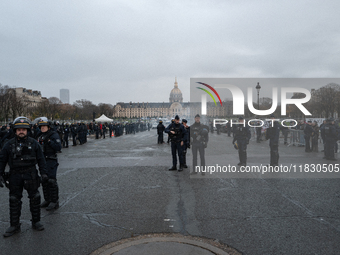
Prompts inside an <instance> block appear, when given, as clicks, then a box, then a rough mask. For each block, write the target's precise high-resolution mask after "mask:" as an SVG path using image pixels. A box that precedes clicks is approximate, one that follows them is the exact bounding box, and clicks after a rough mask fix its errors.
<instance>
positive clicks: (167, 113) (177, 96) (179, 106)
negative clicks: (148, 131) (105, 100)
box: [113, 78, 189, 118]
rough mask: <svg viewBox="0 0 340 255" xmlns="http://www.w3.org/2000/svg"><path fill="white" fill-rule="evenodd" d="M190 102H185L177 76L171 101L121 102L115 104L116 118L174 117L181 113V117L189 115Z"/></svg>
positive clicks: (171, 93)
mask: <svg viewBox="0 0 340 255" xmlns="http://www.w3.org/2000/svg"><path fill="white" fill-rule="evenodd" d="M188 113H189V102H188V103H183V96H182V91H181V90H180V89H179V88H178V82H177V78H175V83H174V88H173V89H172V90H171V92H170V97H169V102H162V103H149V102H146V103H145V102H141V103H140V102H137V103H133V102H130V103H123V102H119V103H117V104H116V105H115V106H114V114H113V117H114V118H124V117H126V118H143V117H144V118H145V117H153V118H154V117H162V118H173V117H174V116H176V115H179V116H180V117H181V118H182V117H183V118H184V117H187V116H189V114H188Z"/></svg>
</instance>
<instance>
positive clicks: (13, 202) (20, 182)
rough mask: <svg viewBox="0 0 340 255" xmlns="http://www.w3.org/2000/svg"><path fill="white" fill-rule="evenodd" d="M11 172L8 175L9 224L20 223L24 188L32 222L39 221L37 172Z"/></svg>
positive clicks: (15, 224)
mask: <svg viewBox="0 0 340 255" xmlns="http://www.w3.org/2000/svg"><path fill="white" fill-rule="evenodd" d="M34 171H35V173H34V175H32V173H23V174H19V173H16V174H14V173H11V175H10V177H9V205H10V223H11V226H17V225H19V223H20V215H21V204H22V202H21V198H22V192H23V189H24V188H25V189H26V190H27V193H28V198H29V200H30V211H31V214H32V222H38V221H40V200H41V198H40V193H39V191H38V188H39V181H38V179H37V176H38V173H37V172H36V170H34Z"/></svg>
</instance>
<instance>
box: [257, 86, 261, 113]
mask: <svg viewBox="0 0 340 255" xmlns="http://www.w3.org/2000/svg"><path fill="white" fill-rule="evenodd" d="M260 89H261V86H260V83H259V82H258V83H257V85H256V90H257V109H258V110H260Z"/></svg>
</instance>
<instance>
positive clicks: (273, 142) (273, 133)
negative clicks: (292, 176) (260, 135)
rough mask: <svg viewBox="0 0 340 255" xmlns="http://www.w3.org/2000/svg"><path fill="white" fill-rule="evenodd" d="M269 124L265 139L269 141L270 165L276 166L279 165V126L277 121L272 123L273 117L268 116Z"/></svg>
mask: <svg viewBox="0 0 340 255" xmlns="http://www.w3.org/2000/svg"><path fill="white" fill-rule="evenodd" d="M270 118H271V122H270V124H269V128H267V130H266V139H267V140H268V139H269V147H270V165H271V166H278V165H279V137H280V128H281V127H280V124H279V122H277V121H274V119H275V116H274V115H270Z"/></svg>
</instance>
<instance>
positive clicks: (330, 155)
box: [323, 118, 337, 161]
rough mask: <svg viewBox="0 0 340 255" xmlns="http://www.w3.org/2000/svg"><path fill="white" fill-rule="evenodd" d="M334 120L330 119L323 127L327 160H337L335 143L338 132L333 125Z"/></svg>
mask: <svg viewBox="0 0 340 255" xmlns="http://www.w3.org/2000/svg"><path fill="white" fill-rule="evenodd" d="M333 121H334V119H333V118H330V119H328V122H327V124H325V125H324V126H323V132H324V137H325V157H324V158H325V159H328V160H334V161H335V160H336V159H335V154H334V148H335V143H336V141H337V131H336V128H335V125H334V124H333Z"/></svg>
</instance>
